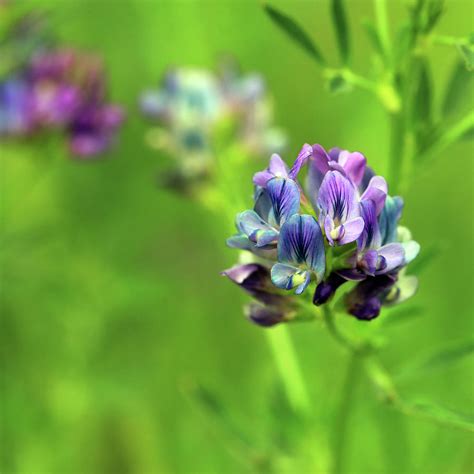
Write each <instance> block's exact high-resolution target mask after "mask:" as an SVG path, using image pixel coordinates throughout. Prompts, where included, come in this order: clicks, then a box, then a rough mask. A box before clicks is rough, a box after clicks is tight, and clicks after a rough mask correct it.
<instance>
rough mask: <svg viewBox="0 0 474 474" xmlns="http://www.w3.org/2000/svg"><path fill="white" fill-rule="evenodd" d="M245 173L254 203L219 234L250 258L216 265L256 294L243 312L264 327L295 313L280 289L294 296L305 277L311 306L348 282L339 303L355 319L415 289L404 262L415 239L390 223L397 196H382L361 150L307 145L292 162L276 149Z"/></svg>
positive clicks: (398, 207)
mask: <svg viewBox="0 0 474 474" xmlns="http://www.w3.org/2000/svg"><path fill="white" fill-rule="evenodd" d="M303 167H307V168H308V172H307V178H306V183H305V186H304V188H303V186H302V185H301V184H300V183H299V182H298V176H299V175H300V172H301V170H302V169H303ZM253 181H254V184H255V196H254V199H255V204H254V208H253V209H252V210H246V211H244V212H242V213H240V214H238V215H237V218H236V226H237V230H238V233H237V234H236V235H234V236H233V237H231V238H229V239H228V241H227V244H228V245H229V246H230V247H233V248H237V249H241V250H247V251H250V252H251V253H252V254H253V258H252V259H251V262H250V263H246V264H243V265H238V266H236V267H233V268H231V269H229V270H226V271H225V272H224V275H226V276H228V277H229V278H230V279H231V280H232V281H234V282H235V283H237V284H238V285H240V286H241V287H242V288H243V289H244V290H246V291H247V292H248V293H250V295H251V296H252V297H253V298H254V299H255V303H253V304H252V305H251V306H250V307H249V308H248V316H249V317H250V319H251V320H253V321H254V322H257V323H258V324H261V325H264V326H271V325H273V324H276V323H279V322H282V321H288V320H291V319H294V318H295V317H297V313H296V303H295V301H294V300H295V299H294V298H292V297H289V295H288V294H285V291H290V290H292V291H293V292H294V293H295V294H296V295H300V294H302V293H303V292H304V291H305V290H306V289H307V288H308V286H309V285H310V284H312V282H313V285H314V290H313V291H314V293H313V298H312V302H313V303H314V304H315V305H317V306H319V305H323V304H326V303H328V301H330V299H331V298H332V297H333V295H334V294H335V293H336V291H337V290H338V289H339V288H340V287H341V286H342V285H344V284H346V283H348V282H353V283H352V285H348V286H350V288H351V289H350V290H349V291H348V292H347V293H346V294H345V295H344V297H343V302H344V305H345V309H346V311H347V312H348V313H349V314H351V315H353V316H355V317H357V318H358V319H361V320H370V319H373V318H375V317H376V316H378V315H379V313H380V310H381V307H382V305H391V304H395V303H398V302H401V301H403V300H405V299H406V298H408V297H410V296H411V295H412V294H413V293H414V292H415V291H416V287H417V280H416V278H415V277H410V276H406V275H405V267H406V265H408V263H410V262H411V261H412V260H413V259H414V258H415V257H416V256H417V254H418V252H419V249H420V246H419V245H418V243H417V242H415V241H413V240H411V235H410V232H409V231H408V229H406V228H404V227H401V226H399V225H398V222H399V220H400V217H401V213H402V208H403V201H402V199H401V198H400V197H398V196H396V197H392V196H390V195H389V194H388V188H387V183H386V181H385V179H384V178H383V177H382V176H377V175H375V173H374V172H373V170H372V169H371V168H369V167H368V166H367V163H366V158H365V157H364V155H362V154H361V153H359V152H353V153H351V152H349V151H347V150H340V149H339V148H333V149H331V150H329V151H326V150H325V149H324V148H323V147H322V146H321V145H318V144H316V145H312V146H311V145H308V144H305V145H304V146H303V148H302V149H301V151H300V153H299V154H298V156H297V158H296V160H295V162H294V164H293V166H292V167H291V168H290V169H289V168H288V167H287V165H286V164H285V163H284V162H283V160H282V159H281V158H280V156H279V155H277V154H274V155H272V157H271V158H270V164H269V166H268V168H267V169H265V170H264V171H261V172H258V173H256V174H255V176H254V179H253Z"/></svg>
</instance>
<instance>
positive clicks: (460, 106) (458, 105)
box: [442, 61, 474, 116]
mask: <svg viewBox="0 0 474 474" xmlns="http://www.w3.org/2000/svg"><path fill="white" fill-rule="evenodd" d="M473 100H474V74H473V73H472V72H470V71H468V70H467V69H466V67H465V65H464V63H463V62H461V61H456V62H455V63H454V66H453V68H452V72H451V77H450V79H449V82H448V84H447V85H446V90H445V93H444V100H443V109H442V112H443V114H444V115H446V116H452V115H454V114H457V113H459V112H465V111H466V110H468V109H469V108H470V107H471V106H472V102H473Z"/></svg>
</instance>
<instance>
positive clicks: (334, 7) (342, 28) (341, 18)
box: [331, 0, 350, 64]
mask: <svg viewBox="0 0 474 474" xmlns="http://www.w3.org/2000/svg"><path fill="white" fill-rule="evenodd" d="M331 13H332V21H333V22H334V28H335V30H336V35H337V44H338V46H339V52H340V54H341V59H342V62H343V63H344V64H347V63H348V61H349V56H350V39H349V25H348V23H347V14H346V7H345V0H332V1H331Z"/></svg>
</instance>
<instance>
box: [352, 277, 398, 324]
mask: <svg viewBox="0 0 474 474" xmlns="http://www.w3.org/2000/svg"><path fill="white" fill-rule="evenodd" d="M396 281H397V275H394V274H386V275H378V276H375V277H368V278H366V279H365V280H363V281H361V282H359V283H358V284H357V286H356V287H355V288H354V289H353V290H351V291H350V292H349V293H348V294H347V295H346V298H345V304H346V308H347V311H348V312H349V313H350V314H352V315H353V316H355V317H356V318H357V319H361V320H365V321H370V320H371V319H374V318H376V317H377V316H378V315H379V314H380V308H381V306H382V304H383V302H384V301H385V299H386V297H387V295H388V294H389V293H390V290H391V289H392V287H393V286H394V285H395V283H396Z"/></svg>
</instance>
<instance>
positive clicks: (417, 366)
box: [396, 339, 474, 379]
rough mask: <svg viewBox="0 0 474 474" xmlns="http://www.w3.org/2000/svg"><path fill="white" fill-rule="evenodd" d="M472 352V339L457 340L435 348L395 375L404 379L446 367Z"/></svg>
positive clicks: (473, 349) (473, 341)
mask: <svg viewBox="0 0 474 474" xmlns="http://www.w3.org/2000/svg"><path fill="white" fill-rule="evenodd" d="M473 352H474V340H473V339H469V340H467V341H466V340H463V341H458V342H456V343H455V344H451V345H449V346H447V347H443V348H441V349H437V350H435V351H434V352H432V353H430V354H427V355H425V356H423V357H421V358H419V359H417V360H415V361H414V362H412V363H411V364H409V365H408V366H406V367H404V368H403V369H402V370H401V371H400V372H399V373H398V374H397V376H396V378H397V379H404V378H408V377H411V376H414V375H419V374H422V373H426V372H431V371H433V370H439V369H443V368H446V367H448V366H450V365H452V364H455V363H456V362H458V361H460V360H461V359H463V358H464V357H467V356H469V355H470V354H472V353H473Z"/></svg>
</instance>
